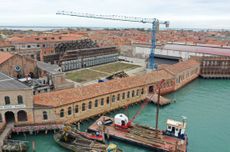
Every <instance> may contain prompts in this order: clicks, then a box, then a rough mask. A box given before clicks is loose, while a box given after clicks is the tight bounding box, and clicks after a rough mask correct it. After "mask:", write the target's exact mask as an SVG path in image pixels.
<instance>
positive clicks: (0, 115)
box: [0, 113, 2, 122]
mask: <svg viewBox="0 0 230 152" xmlns="http://www.w3.org/2000/svg"><path fill="white" fill-rule="evenodd" d="M0 122H2V114H1V113H0Z"/></svg>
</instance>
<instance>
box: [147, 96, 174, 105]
mask: <svg viewBox="0 0 230 152" xmlns="http://www.w3.org/2000/svg"><path fill="white" fill-rule="evenodd" d="M146 98H147V100H150V101H151V102H153V103H154V104H157V94H148V95H147V96H146ZM170 103H171V100H170V99H167V98H165V97H162V96H160V101H159V105H160V106H165V105H168V104H170Z"/></svg>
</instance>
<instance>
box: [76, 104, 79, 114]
mask: <svg viewBox="0 0 230 152" xmlns="http://www.w3.org/2000/svg"><path fill="white" fill-rule="evenodd" d="M78 111H79V110H78V105H76V106H75V113H78Z"/></svg>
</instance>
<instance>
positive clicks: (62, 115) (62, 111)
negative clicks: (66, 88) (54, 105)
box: [60, 109, 65, 118]
mask: <svg viewBox="0 0 230 152" xmlns="http://www.w3.org/2000/svg"><path fill="white" fill-rule="evenodd" d="M64 116H65V115H64V109H61V110H60V117H61V118H62V117H64Z"/></svg>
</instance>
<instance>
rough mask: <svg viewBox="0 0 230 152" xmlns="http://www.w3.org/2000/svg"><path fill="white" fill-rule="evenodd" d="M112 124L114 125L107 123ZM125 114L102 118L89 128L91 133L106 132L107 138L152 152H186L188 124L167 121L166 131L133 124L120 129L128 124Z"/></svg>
mask: <svg viewBox="0 0 230 152" xmlns="http://www.w3.org/2000/svg"><path fill="white" fill-rule="evenodd" d="M106 122H112V123H106ZM127 122H128V121H127V117H125V116H124V114H118V115H116V116H115V118H114V119H113V118H110V117H107V116H102V117H100V118H99V119H98V120H97V121H96V122H95V123H93V124H92V125H91V126H90V127H89V128H88V131H89V132H98V131H101V132H104V133H105V134H106V135H107V136H109V137H112V138H116V139H118V140H122V141H125V142H129V143H133V144H135V145H139V146H144V147H146V148H150V149H151V150H158V151H164V152H186V151H187V142H188V138H187V136H186V134H185V129H186V122H184V121H183V122H179V121H174V120H171V119H168V120H167V122H166V123H167V128H166V130H164V131H161V130H156V129H154V128H151V127H148V126H142V125H138V124H133V125H132V126H131V127H129V128H122V127H118V126H119V125H125V124H126V123H127Z"/></svg>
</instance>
